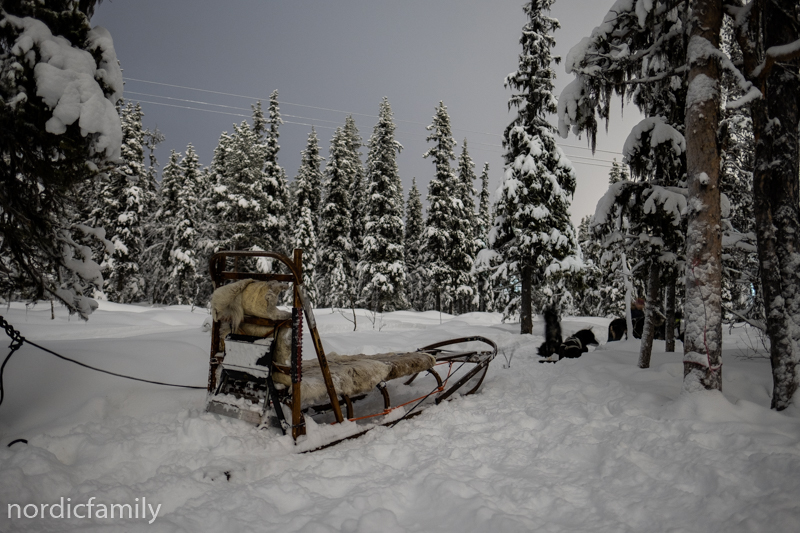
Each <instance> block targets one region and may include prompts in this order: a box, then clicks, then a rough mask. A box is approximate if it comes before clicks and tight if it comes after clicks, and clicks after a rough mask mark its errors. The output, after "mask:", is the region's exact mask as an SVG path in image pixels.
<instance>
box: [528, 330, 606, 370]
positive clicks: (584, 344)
mask: <svg viewBox="0 0 800 533" xmlns="http://www.w3.org/2000/svg"><path fill="white" fill-rule="evenodd" d="M599 344H600V343H599V342H598V341H597V338H595V336H594V332H593V331H592V330H591V329H588V328H587V329H582V330H580V331H578V332H576V333H575V334H574V335H572V336H570V337H567V339H566V340H565V341H564V342H562V343H561V344H560V345H559V347H558V352H554V353H551V354H549V355H547V356H545V355H543V354H542V351H541V347H540V348H539V355H541V356H542V357H547V359H543V360H541V361H539V362H540V363H556V362H558V361H560V360H561V359H564V358H565V357H568V358H570V359H575V358H578V357H580V356H581V355H583V354H584V353H586V352H588V351H589V348H588V347H589V346H597V345H599ZM556 353H558V359H556V358H555V354H556Z"/></svg>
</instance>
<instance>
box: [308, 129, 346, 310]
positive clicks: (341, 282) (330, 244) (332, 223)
mask: <svg viewBox="0 0 800 533" xmlns="http://www.w3.org/2000/svg"><path fill="white" fill-rule="evenodd" d="M328 154H329V155H328V164H327V166H326V167H325V179H324V199H323V202H322V213H321V215H320V228H319V242H318V246H319V253H318V254H317V289H318V291H317V292H318V294H319V297H318V298H317V305H319V306H320V307H349V306H351V305H353V304H354V303H355V294H354V292H353V286H354V285H355V284H354V283H353V269H352V264H351V262H350V254H351V252H352V244H351V242H350V224H351V222H352V220H351V215H350V186H351V181H352V179H353V178H354V177H355V169H354V168H353V166H352V164H353V160H352V158H351V157H350V150H349V146H348V144H347V136H346V134H345V132H344V131H343V129H342V128H336V131H335V132H334V134H333V138H332V139H331V145H330V150H329V151H328Z"/></svg>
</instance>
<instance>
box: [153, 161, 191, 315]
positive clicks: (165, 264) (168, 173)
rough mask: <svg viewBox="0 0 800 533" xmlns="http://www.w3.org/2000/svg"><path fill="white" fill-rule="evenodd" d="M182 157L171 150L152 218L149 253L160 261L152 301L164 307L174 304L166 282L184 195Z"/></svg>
mask: <svg viewBox="0 0 800 533" xmlns="http://www.w3.org/2000/svg"><path fill="white" fill-rule="evenodd" d="M180 158H181V154H180V153H178V152H176V151H175V150H171V151H170V154H169V159H168V160H167V164H166V165H165V166H164V170H163V172H162V173H161V188H160V190H159V198H158V200H159V202H158V204H159V208H158V210H157V211H156V212H155V214H153V216H152V223H151V227H152V228H153V230H154V233H155V234H154V235H152V236H151V240H152V241H153V242H154V244H153V247H152V249H150V250H148V254H147V255H150V256H151V257H152V256H155V257H156V258H157V260H156V261H154V264H153V265H152V267H151V269H150V270H151V274H152V276H153V280H152V283H151V297H152V300H153V303H156V304H165V303H174V302H168V300H167V294H166V293H167V292H168V291H169V289H170V287H169V284H168V282H167V279H166V278H167V274H166V272H167V270H168V268H169V250H170V247H171V245H172V243H171V242H169V241H170V240H171V239H170V237H171V235H172V231H173V226H174V214H175V211H176V208H175V206H176V204H177V199H178V196H179V195H180V194H181V190H180V188H181V182H182V181H183V177H182V176H181V169H180Z"/></svg>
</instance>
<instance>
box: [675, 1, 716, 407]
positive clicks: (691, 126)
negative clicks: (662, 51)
mask: <svg viewBox="0 0 800 533" xmlns="http://www.w3.org/2000/svg"><path fill="white" fill-rule="evenodd" d="M691 7H692V13H693V20H692V27H691V35H690V38H689V46H688V48H687V53H686V55H687V63H688V66H689V69H690V70H689V90H688V93H687V97H686V164H687V174H688V179H689V206H691V207H690V209H689V217H688V218H689V224H688V230H687V234H686V332H685V337H684V339H685V340H684V363H683V390H684V391H687V392H694V391H700V390H722V283H721V281H722V236H721V231H720V194H719V166H720V158H719V150H718V147H717V129H718V127H719V106H720V67H719V63H718V60H717V59H716V58H715V57H714V54H713V52H716V51H718V50H719V36H720V28H721V27H722V2H721V0H693V1H692V2H691Z"/></svg>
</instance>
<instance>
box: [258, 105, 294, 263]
mask: <svg viewBox="0 0 800 533" xmlns="http://www.w3.org/2000/svg"><path fill="white" fill-rule="evenodd" d="M267 122H268V123H269V130H268V131H267V132H266V143H265V146H264V150H265V152H264V177H263V180H264V186H263V189H264V216H265V218H266V221H265V228H264V231H265V237H266V242H265V246H266V248H267V249H269V250H276V251H279V252H283V253H285V254H289V255H291V252H292V251H291V241H292V238H291V237H290V235H289V233H290V231H289V221H290V214H289V207H290V204H289V187H288V184H287V183H286V173H285V172H284V170H283V168H281V166H280V165H279V164H278V151H279V150H280V145H279V144H278V138H279V137H280V132H279V131H278V128H279V127H280V125H281V124H283V120H282V119H281V114H280V108H279V106H278V91H273V92H272V94H271V95H270V97H269V119H268V120H267ZM259 131H261V127H259Z"/></svg>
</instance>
